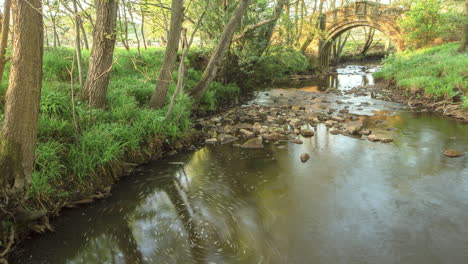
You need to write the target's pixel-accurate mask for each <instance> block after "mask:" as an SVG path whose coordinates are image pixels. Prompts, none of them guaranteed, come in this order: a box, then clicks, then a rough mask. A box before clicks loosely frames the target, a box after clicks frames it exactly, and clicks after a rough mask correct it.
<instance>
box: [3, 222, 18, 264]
mask: <svg viewBox="0 0 468 264" xmlns="http://www.w3.org/2000/svg"><path fill="white" fill-rule="evenodd" d="M14 243H15V227H14V226H12V227H11V231H10V236H9V237H8V240H7V241H6V245H5V247H4V249H3V250H2V251H1V252H0V264H2V263H8V262H7V261H6V259H4V258H5V257H6V255H7V254H8V253H9V252H10V251H11V248H12V247H13V244H14Z"/></svg>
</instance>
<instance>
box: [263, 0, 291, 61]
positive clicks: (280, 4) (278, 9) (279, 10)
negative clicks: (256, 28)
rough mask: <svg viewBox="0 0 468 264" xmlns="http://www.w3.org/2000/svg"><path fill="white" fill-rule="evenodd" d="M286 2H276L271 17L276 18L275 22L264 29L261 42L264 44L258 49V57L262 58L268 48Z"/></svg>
mask: <svg viewBox="0 0 468 264" xmlns="http://www.w3.org/2000/svg"><path fill="white" fill-rule="evenodd" d="M285 3H286V0H277V1H276V6H275V10H274V13H273V17H274V18H276V19H275V21H273V22H271V23H269V24H268V25H267V27H266V29H265V33H264V34H263V37H262V39H263V42H264V44H263V43H262V44H263V45H262V46H260V47H259V52H258V55H259V56H262V55H263V53H264V52H265V50H266V49H267V48H268V46H269V45H270V42H271V38H272V37H273V31H274V30H275V26H276V22H277V21H278V19H279V18H280V17H281V13H283V9H284V5H285Z"/></svg>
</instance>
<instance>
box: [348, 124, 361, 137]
mask: <svg viewBox="0 0 468 264" xmlns="http://www.w3.org/2000/svg"><path fill="white" fill-rule="evenodd" d="M361 129H362V123H361V122H352V123H348V124H346V125H345V130H346V132H348V133H350V134H356V133H358V132H359V131H361Z"/></svg>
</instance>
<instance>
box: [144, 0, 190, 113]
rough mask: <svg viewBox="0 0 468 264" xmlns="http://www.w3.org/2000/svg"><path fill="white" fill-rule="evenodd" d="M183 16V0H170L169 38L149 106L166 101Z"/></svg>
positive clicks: (156, 106)
mask: <svg viewBox="0 0 468 264" xmlns="http://www.w3.org/2000/svg"><path fill="white" fill-rule="evenodd" d="M183 18H184V0H172V8H171V26H170V29H169V39H168V42H167V46H166V52H165V54H164V62H163V64H162V66H161V70H160V71H159V77H158V82H157V84H156V89H155V91H154V93H153V95H152V96H151V100H150V103H149V107H150V108H154V109H160V108H162V107H163V106H164V102H165V101H166V94H167V89H168V88H169V85H170V83H171V80H172V70H173V68H174V65H175V62H176V59H177V49H178V48H179V41H180V33H181V30H182V20H183Z"/></svg>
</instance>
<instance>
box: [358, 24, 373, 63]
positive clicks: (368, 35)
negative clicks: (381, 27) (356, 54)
mask: <svg viewBox="0 0 468 264" xmlns="http://www.w3.org/2000/svg"><path fill="white" fill-rule="evenodd" d="M364 34H365V36H366V42H364V46H363V47H362V50H361V55H363V56H365V55H366V54H367V52H368V51H369V49H370V48H371V47H372V43H373V42H374V35H375V29H373V28H370V29H369V32H367V30H366V28H364Z"/></svg>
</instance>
